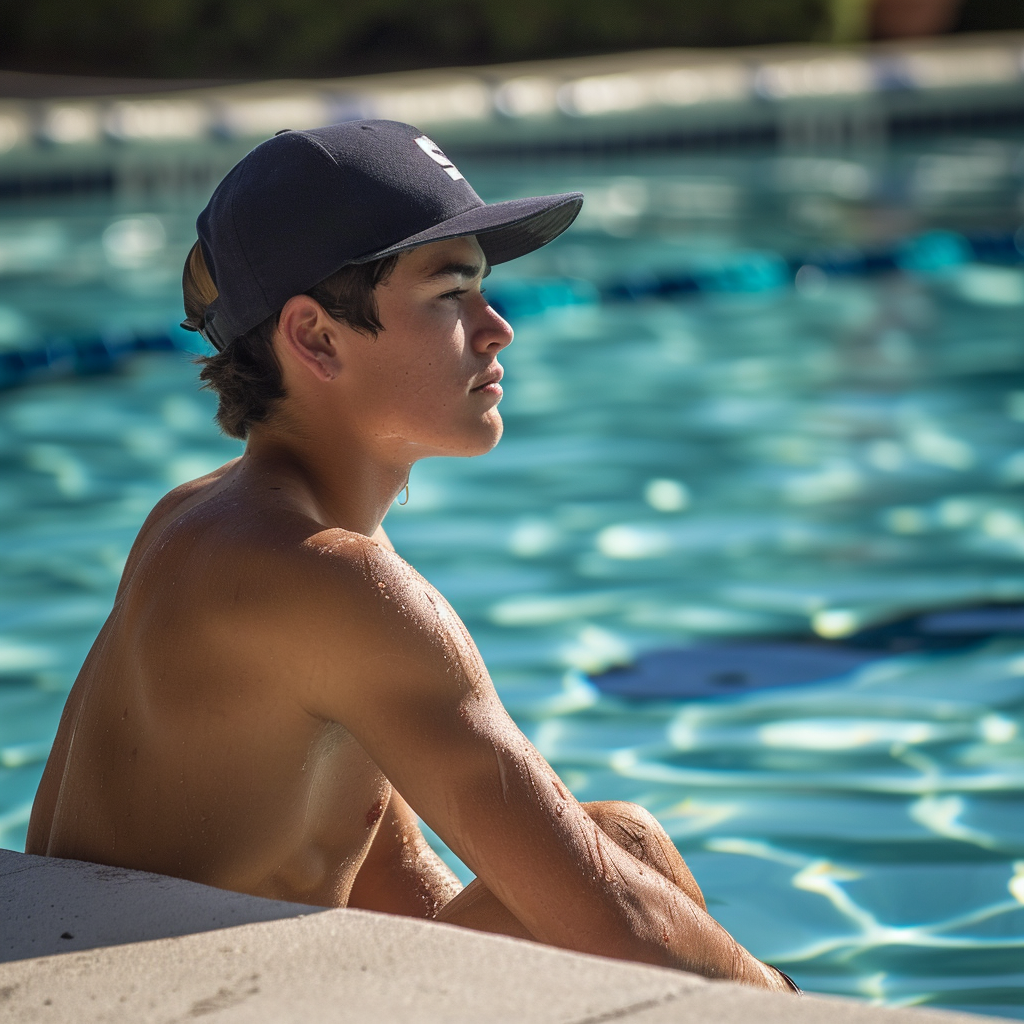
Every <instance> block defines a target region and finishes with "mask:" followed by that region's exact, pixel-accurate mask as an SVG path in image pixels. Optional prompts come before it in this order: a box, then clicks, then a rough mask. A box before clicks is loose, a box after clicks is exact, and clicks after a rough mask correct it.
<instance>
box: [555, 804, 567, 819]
mask: <svg viewBox="0 0 1024 1024" xmlns="http://www.w3.org/2000/svg"><path fill="white" fill-rule="evenodd" d="M564 812H565V804H555V814H557V815H558V816H559V817H561V816H562V814H563V813H564Z"/></svg>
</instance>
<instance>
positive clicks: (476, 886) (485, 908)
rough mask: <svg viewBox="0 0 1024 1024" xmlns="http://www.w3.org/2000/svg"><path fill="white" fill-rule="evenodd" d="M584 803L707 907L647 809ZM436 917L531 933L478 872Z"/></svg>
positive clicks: (614, 835)
mask: <svg viewBox="0 0 1024 1024" xmlns="http://www.w3.org/2000/svg"><path fill="white" fill-rule="evenodd" d="M583 809H584V810H585V811H586V812H587V814H589V815H590V817H591V818H593V819H594V821H595V822H597V824H598V825H599V826H600V828H601V830H602V831H603V832H604V833H605V834H606V835H607V836H608V837H609V838H611V839H613V840H614V841H615V842H616V843H618V844H619V846H621V847H622V848H623V849H624V850H626V851H627V852H629V853H631V854H632V855H633V856H634V857H636V859H637V860H639V861H642V862H643V863H644V864H646V865H648V867H650V868H652V869H653V870H655V871H657V872H658V873H659V874H661V875H664V876H665V877H666V878H667V879H668V880H669V881H670V882H673V883H675V884H676V885H678V886H679V888H680V889H682V890H683V892H684V893H686V895H687V896H689V897H690V899H691V900H693V902H694V903H696V904H697V906H698V907H700V908H701V910H707V906H706V905H705V903H704V895H703V894H702V893H701V891H700V887H699V886H698V885H697V882H696V880H695V879H694V877H693V875H692V874H691V873H690V869H689V868H688V867H687V866H686V862H685V861H684V860H683V858H682V857H681V856H680V854H679V851H678V850H677V849H676V848H675V845H674V844H673V842H672V840H671V839H669V837H668V834H667V833H666V832H665V830H664V829H663V828H662V827H661V825H660V823H659V822H658V819H657V818H655V817H654V815H653V814H651V813H650V811H647V810H645V809H644V808H643V807H640V806H639V805H638V804H631V803H627V802H625V801H623V800H597V801H593V802H591V803H586V804H583ZM435 920H437V921H444V922H446V923H447V924H457V925H460V926H461V927H463V928H474V929H476V930H477V931H481V932H494V933H496V934H498V935H511V936H513V937H514V938H517V939H532V938H533V936H532V935H531V934H530V933H529V931H527V929H526V927H525V926H524V925H523V924H522V923H521V922H520V921H519V919H518V918H517V917H515V915H514V914H513V913H512V912H511V911H510V910H508V909H507V908H506V907H505V905H504V904H503V903H502V902H501V901H500V900H499V899H498V898H497V896H495V895H494V894H493V893H492V892H491V891H490V889H488V888H487V886H485V885H484V884H483V882H481V881H480V879H478V878H477V879H474V880H473V881H472V882H470V883H469V885H467V886H466V888H465V889H463V890H462V892H460V893H459V895H458V896H456V897H455V898H454V899H453V900H451V901H450V902H449V903H446V904H445V905H444V907H442V908H441V910H440V911H439V912H438V914H437V916H436V917H435Z"/></svg>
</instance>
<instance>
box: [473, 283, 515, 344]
mask: <svg viewBox="0 0 1024 1024" xmlns="http://www.w3.org/2000/svg"><path fill="white" fill-rule="evenodd" d="M480 303H481V306H482V309H481V310H480V314H479V319H478V320H477V323H476V324H475V325H474V327H475V329H474V331H473V348H474V349H476V351H477V352H480V353H487V354H489V355H497V354H498V353H499V352H500V351H501V350H502V349H503V348H506V347H507V346H508V345H511V344H512V336H513V331H512V326H511V324H509V322H508V321H507V320H506V319H505V318H504V317H503V316H501V315H500V314H499V313H498V311H497V310H496V309H494V307H493V306H490V305H488V304H487V300H486V299H484V298H483V297H482V296H481V298H480Z"/></svg>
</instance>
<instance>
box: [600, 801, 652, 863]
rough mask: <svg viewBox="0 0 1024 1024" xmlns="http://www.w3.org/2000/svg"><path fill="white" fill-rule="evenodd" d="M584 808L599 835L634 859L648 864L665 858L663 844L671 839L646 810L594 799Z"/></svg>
mask: <svg viewBox="0 0 1024 1024" xmlns="http://www.w3.org/2000/svg"><path fill="white" fill-rule="evenodd" d="M583 809H584V810H585V811H586V812H587V814H589V815H590V817H591V818H592V819H593V820H594V822H596V824H597V825H598V827H599V828H600V829H601V831H602V832H604V833H605V834H606V835H607V836H609V837H610V838H611V839H614V840H615V842H616V843H618V844H619V846H621V847H622V848H623V849H624V850H628V851H629V852H630V853H631V854H633V856H634V857H637V858H638V859H640V860H642V861H644V862H645V863H648V864H650V863H652V862H653V861H661V860H662V859H664V855H665V851H664V843H665V842H666V841H667V842H669V843H671V840H669V838H668V835H667V834H666V832H665V830H664V829H663V828H662V827H661V825H660V823H659V822H658V819H657V818H655V817H654V815H653V814H651V812H650V811H648V810H647V809H646V808H644V807H641V806H640V805H639V804H633V803H629V802H628V801H626V800H594V801H592V802H591V803H586V804H584V805H583Z"/></svg>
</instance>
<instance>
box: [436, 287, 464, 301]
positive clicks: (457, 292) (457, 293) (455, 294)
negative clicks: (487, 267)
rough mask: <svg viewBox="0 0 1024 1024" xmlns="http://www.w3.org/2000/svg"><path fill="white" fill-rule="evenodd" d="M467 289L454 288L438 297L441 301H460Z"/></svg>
mask: <svg viewBox="0 0 1024 1024" xmlns="http://www.w3.org/2000/svg"><path fill="white" fill-rule="evenodd" d="M466 291H467V289H465V288H455V289H454V290H452V291H450V292H445V293H444V295H442V296H440V297H441V298H442V299H460V298H462V296H463V295H465V294H466Z"/></svg>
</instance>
